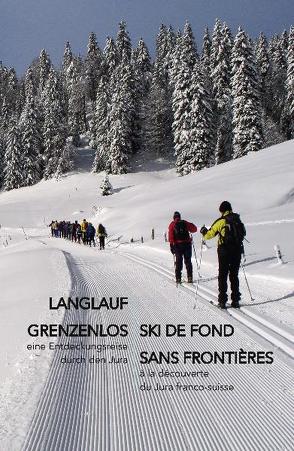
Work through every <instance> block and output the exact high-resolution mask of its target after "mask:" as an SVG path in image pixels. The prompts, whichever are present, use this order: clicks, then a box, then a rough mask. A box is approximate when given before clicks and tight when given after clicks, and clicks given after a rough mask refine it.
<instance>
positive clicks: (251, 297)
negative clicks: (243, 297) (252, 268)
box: [241, 262, 254, 302]
mask: <svg viewBox="0 0 294 451" xmlns="http://www.w3.org/2000/svg"><path fill="white" fill-rule="evenodd" d="M241 267H242V269H243V273H244V278H245V282H246V285H247V288H248V292H249V295H250V300H251V302H253V301H254V298H253V296H252V293H251V290H250V287H249V283H248V280H247V276H246V272H245V268H244V265H243V263H242V262H241Z"/></svg>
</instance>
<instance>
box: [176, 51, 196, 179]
mask: <svg viewBox="0 0 294 451" xmlns="http://www.w3.org/2000/svg"><path fill="white" fill-rule="evenodd" d="M189 62H191V60H190V61H189V60H188V61H187V59H186V58H181V56H180V59H179V60H178V61H177V62H174V69H175V68H176V66H177V75H176V77H175V80H174V90H173V96H172V108H173V124H172V129H173V137H174V147H175V156H176V168H177V172H178V173H179V174H180V175H185V174H187V173H188V172H189V168H188V167H187V162H188V161H189V160H190V150H191V136H190V126H191V78H192V73H193V67H192V66H191V64H189Z"/></svg>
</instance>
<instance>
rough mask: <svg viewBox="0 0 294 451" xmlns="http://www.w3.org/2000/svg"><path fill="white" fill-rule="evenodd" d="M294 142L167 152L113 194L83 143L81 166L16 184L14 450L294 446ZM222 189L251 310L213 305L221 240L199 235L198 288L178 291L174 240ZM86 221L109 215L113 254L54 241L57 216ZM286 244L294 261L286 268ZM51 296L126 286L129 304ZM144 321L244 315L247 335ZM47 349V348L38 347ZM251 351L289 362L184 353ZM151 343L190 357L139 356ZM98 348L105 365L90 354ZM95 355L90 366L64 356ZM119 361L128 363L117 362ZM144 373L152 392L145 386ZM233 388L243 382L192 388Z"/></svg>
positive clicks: (7, 370) (9, 213) (1, 327)
mask: <svg viewBox="0 0 294 451" xmlns="http://www.w3.org/2000/svg"><path fill="white" fill-rule="evenodd" d="M293 145H294V143H293V141H290V142H287V143H283V144H280V145H277V146H274V147H272V148H270V149H265V150H262V151H260V152H258V153H257V154H254V155H253V154H249V155H248V156H246V157H244V158H242V159H239V160H235V161H231V162H229V163H226V164H223V165H220V166H217V167H213V168H210V169H206V170H203V171H201V172H200V173H194V174H191V175H189V176H186V177H182V178H179V177H177V176H176V174H175V171H174V170H173V169H170V168H169V165H168V163H166V162H165V161H164V160H158V161H156V162H154V163H153V164H151V163H150V162H144V161H141V160H140V161H137V162H136V163H135V164H134V168H135V170H134V172H132V173H130V174H127V175H121V176H111V177H110V181H111V183H112V185H113V188H114V194H113V195H112V196H109V197H101V195H100V191H99V185H100V183H101V181H102V179H103V177H104V174H98V175H97V174H91V173H90V172H88V171H87V170H86V168H85V164H84V161H85V160H83V158H82V157H83V152H87V161H88V160H89V159H90V158H89V155H90V153H89V149H86V150H83V149H81V150H80V154H79V156H78V158H77V162H78V164H79V165H80V167H77V169H76V172H73V173H71V174H69V175H67V176H65V177H64V178H62V179H61V180H59V181H53V180H50V181H42V182H40V183H39V184H38V185H36V186H33V187H28V188H22V189H19V190H14V191H11V192H7V193H1V195H0V223H1V228H0V282H1V299H0V313H1V314H0V343H1V346H0V362H1V363H0V378H1V386H0V451H14V450H15V451H16V450H17V451H18V450H25V451H29V450H30V451H40V450H42V451H43V450H48V451H49V450H50V451H52V450H58V451H59V450H60V451H61V450H62V451H64V450H68V451H74V450H79V451H92V450H93V451H96V450H101V451H106V450H107V451H108V450H110V451H113V450H116V451H147V450H148V451H153V450H154V451H161V450H166V451H171V450H175V451H182V450H183V451H186V450H193V451H194V450H195V451H196V450H197V451H239V450H240V451H292V450H293V443H294V434H293V431H294V423H293V418H294V415H293V414H294V411H293V410H294V409H293V405H294V403H293V397H294V389H293V368H294V365H293V357H294V347H293V341H294V327H293V319H294V309H293V301H294V244H293V243H294V240H293V231H294V178H293V167H294V152H293ZM81 162H82V164H83V167H82V168H81ZM223 200H229V201H230V202H231V203H232V205H233V207H234V210H235V211H237V212H239V213H240V214H241V217H242V219H243V221H244V223H245V224H246V226H247V238H248V241H249V242H248V243H246V262H245V264H244V269H245V271H246V275H247V279H248V283H249V285H250V288H251V291H252V295H253V298H254V301H253V302H252V301H251V299H250V296H249V292H248V289H247V286H246V283H245V279H244V274H243V271H240V281H241V291H242V302H241V304H242V307H241V309H240V310H235V309H230V308H229V309H228V310H227V311H226V312H224V311H220V310H218V309H217V308H216V307H215V305H213V304H215V303H216V302H217V259H216V242H215V241H213V240H211V241H209V242H207V245H208V246H207V247H204V248H202V250H201V246H200V237H199V234H196V235H195V238H194V242H195V247H196V252H197V259H198V263H199V261H200V260H201V267H200V270H199V271H198V270H197V265H196V263H195V259H194V260H193V262H194V279H195V283H194V284H193V285H192V286H191V285H188V284H185V283H184V284H183V285H182V286H180V287H176V285H175V282H174V274H173V259H172V256H171V254H170V252H169V245H168V243H166V242H165V241H164V233H165V232H166V229H167V226H168V224H169V222H170V221H171V218H172V214H173V212H174V211H175V210H178V211H180V212H181V213H182V217H183V218H184V219H187V220H189V221H192V222H194V223H195V224H196V225H197V226H199V227H201V225H203V224H206V225H207V226H209V225H210V224H211V223H212V222H213V221H214V220H215V219H216V218H217V217H218V214H219V213H218V206H219V204H220V202H221V201H223ZM83 218H86V219H87V220H88V221H91V222H92V223H93V224H94V226H97V225H98V224H99V223H100V222H101V223H103V224H104V225H105V226H106V229H107V232H108V239H107V245H106V249H105V251H99V250H98V248H97V247H96V248H93V247H92V248H89V247H86V246H83V245H78V244H76V243H71V242H69V241H66V240H64V239H59V238H51V236H50V233H49V232H50V231H49V228H48V227H47V225H48V224H50V222H51V220H53V219H57V220H63V219H64V220H71V221H74V220H76V219H77V220H79V221H80V220H82V219H83ZM152 228H153V229H154V231H155V240H151V229H152ZM141 237H143V239H144V242H143V243H141ZM131 239H133V242H132V243H130V240H131ZM276 244H278V245H279V246H280V248H281V252H282V256H283V261H284V264H278V263H277V259H276V257H275V252H274V245H276ZM184 278H185V271H184ZM198 279H199V283H198V282H197V280H198ZM196 290H197V291H198V293H197V297H196V296H195V293H196ZM49 296H52V297H53V299H55V300H58V299H59V298H60V297H61V296H64V297H67V296H71V297H76V296H79V297H82V296H93V297H95V298H96V299H101V298H102V297H104V296H105V297H106V298H109V297H117V296H126V297H128V306H126V307H124V308H123V309H122V310H106V309H101V310H73V309H70V310H66V311H65V310H64V309H59V310H50V309H49ZM43 323H46V324H63V325H66V324H76V323H80V324H91V325H96V324H101V325H102V326H103V327H104V328H106V327H107V325H110V324H118V325H121V324H126V325H127V326H128V331H129V334H128V336H127V337H82V338H80V339H78V338H72V337H71V338H68V337H64V336H63V337H61V338H54V337H53V338H46V337H43V338H38V337H36V338H33V337H30V336H29V334H28V332H27V328H28V326H29V325H30V324H43ZM141 324H152V325H154V324H160V325H161V326H162V328H163V329H164V328H165V325H166V324H182V325H185V327H186V330H187V331H189V330H190V326H191V324H208V325H210V326H211V325H213V324H215V325H216V326H218V327H219V326H220V325H221V324H230V325H232V326H233V327H234V334H233V335H232V336H230V337H212V336H208V337H202V336H199V335H198V334H197V333H196V334H195V336H193V337H191V336H190V334H187V336H186V337H176V336H174V337H166V336H164V335H162V336H160V337H156V336H152V337H142V336H140V333H139V329H140V325H141ZM49 343H51V347H54V345H62V344H63V345H64V344H67V343H70V344H81V343H82V344H83V346H84V347H87V346H86V345H103V344H105V345H126V346H127V349H126V350H122V349H115V350H111V349H109V348H108V349H106V350H104V351H101V352H100V353H99V352H97V351H93V350H87V349H85V350H83V351H77V350H70V351H62V350H61V349H56V350H50V349H48V348H49ZM32 344H43V345H45V350H40V349H28V348H27V346H28V345H32ZM118 347H119V346H118ZM120 347H121V346H120ZM59 348H60V346H59ZM240 350H244V351H255V352H257V351H265V352H273V353H274V354H273V355H274V362H273V364H271V365H270V364H267V365H266V364H264V365H263V364H259V365H258V364H247V365H245V364H236V365H235V364H223V365H222V364H215V365H214V364H207V365H205V364H202V365H199V364H193V363H192V362H191V361H189V362H187V363H186V364H184V363H183V359H182V356H183V353H184V352H185V351H198V352H206V351H207V352H214V351H218V352H222V351H240ZM143 351H146V352H148V353H151V352H155V353H157V354H158V353H159V352H160V351H161V352H163V353H165V354H167V353H168V351H170V352H172V351H177V352H178V353H179V355H180V356H181V358H180V362H179V363H177V364H167V363H162V364H158V363H156V362H154V361H153V362H151V363H150V364H149V365H147V364H143V363H140V353H141V352H143ZM93 356H94V357H95V358H96V357H97V358H100V359H102V361H100V363H89V362H88V359H89V358H91V357H93ZM81 357H84V358H85V363H61V359H62V358H67V359H68V362H70V361H71V362H73V361H74V359H79V358H81ZM112 357H114V358H115V361H116V362H117V361H119V359H122V361H121V363H109V360H111V358H112ZM103 358H104V359H105V362H106V363H102V362H103ZM124 359H127V363H123V362H124ZM75 362H77V360H76V361H75ZM166 372H177V374H176V375H175V376H174V375H170V374H168V373H166ZM193 372H194V375H193ZM195 372H200V373H198V376H195ZM201 372H202V373H201ZM204 372H208V377H203V373H204ZM173 374H174V373H173ZM144 384H145V387H147V388H150V386H151V390H142V388H143V387H142V385H144ZM157 384H159V385H158V386H157ZM220 384H223V385H231V386H233V390H230V391H220V390H213V391H209V390H208V389H205V388H204V389H203V390H202V391H199V390H195V389H194V390H185V389H184V388H183V387H184V386H187V385H192V386H196V385H198V386H199V385H202V386H204V387H206V386H208V385H213V386H214V387H218V386H219V385H220ZM163 386H165V388H166V389H165V390H155V388H156V387H157V388H163ZM177 386H178V387H179V386H180V387H181V388H177ZM171 387H172V388H171Z"/></svg>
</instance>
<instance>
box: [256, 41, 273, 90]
mask: <svg viewBox="0 0 294 451" xmlns="http://www.w3.org/2000/svg"><path fill="white" fill-rule="evenodd" d="M256 63H257V69H258V72H259V77H260V84H261V91H262V94H263V95H264V94H265V93H266V91H267V86H268V76H269V71H270V69H271V62H270V58H269V54H268V43H267V39H266V37H265V35H264V34H263V33H260V35H259V38H258V41H257V45H256Z"/></svg>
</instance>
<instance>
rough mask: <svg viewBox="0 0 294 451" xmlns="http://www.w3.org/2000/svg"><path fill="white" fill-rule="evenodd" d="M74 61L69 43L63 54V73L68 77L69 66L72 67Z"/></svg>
mask: <svg viewBox="0 0 294 451" xmlns="http://www.w3.org/2000/svg"><path fill="white" fill-rule="evenodd" d="M72 59H73V54H72V50H71V45H70V43H69V42H68V41H67V42H66V44H65V48H64V52H63V60H62V71H63V73H64V74H65V76H66V73H67V71H68V68H69V66H70V65H71V62H72Z"/></svg>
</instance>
